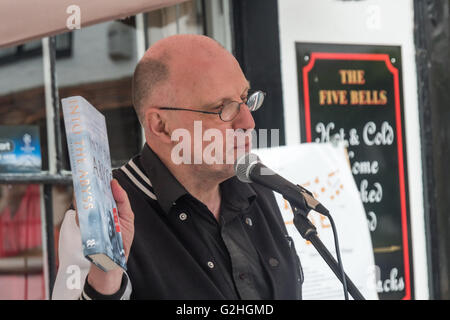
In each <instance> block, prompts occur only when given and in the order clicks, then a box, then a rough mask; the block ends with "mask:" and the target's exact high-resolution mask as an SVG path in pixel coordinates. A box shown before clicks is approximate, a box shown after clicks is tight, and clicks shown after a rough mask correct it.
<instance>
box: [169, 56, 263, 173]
mask: <svg viewBox="0 0 450 320" xmlns="http://www.w3.org/2000/svg"><path fill="white" fill-rule="evenodd" d="M179 67H180V68H184V70H183V71H182V72H179V73H178V72H177V73H176V74H175V75H174V78H175V79H174V82H175V84H174V88H177V89H176V90H177V91H176V92H175V94H176V96H175V97H176V101H177V103H176V104H177V105H174V106H172V107H177V108H189V109H195V110H202V111H208V112H219V111H220V110H221V108H222V106H224V105H226V104H229V103H230V102H232V101H236V102H239V103H240V102H245V101H246V99H247V96H248V90H249V82H248V81H247V79H246V78H245V76H244V74H243V73H242V70H241V68H240V66H239V64H238V63H237V61H236V60H235V59H234V57H233V56H232V55H231V54H229V53H228V52H225V51H224V52H223V54H221V55H220V56H218V57H216V58H214V59H201V58H199V59H193V60H192V61H190V63H189V64H188V65H186V64H184V66H183V65H180V66H179ZM167 112H169V113H170V114H167V116H168V118H169V119H170V129H171V131H172V136H174V135H173V133H174V131H175V130H176V129H185V130H184V131H185V132H188V133H189V136H190V147H191V154H190V162H191V165H195V167H194V169H195V171H196V172H198V173H199V174H201V175H202V176H203V177H204V176H205V174H206V175H208V174H209V175H214V176H215V177H218V178H221V179H227V178H229V177H231V176H233V175H234V169H233V164H234V162H235V160H236V158H237V157H238V156H239V155H242V154H243V153H245V152H249V151H250V149H251V131H252V129H254V127H255V122H254V120H253V117H252V115H251V114H250V110H249V109H248V107H247V105H246V104H245V103H244V104H241V106H240V111H239V113H238V115H237V116H236V117H235V118H234V119H233V120H232V121H229V122H224V121H222V120H221V118H220V117H219V115H216V114H203V113H197V112H188V111H167ZM179 132H180V131H179ZM179 143H180V141H179V140H178V138H177V139H175V141H173V147H175V148H176V146H177V145H178V146H179ZM176 150H177V151H178V150H179V149H176ZM183 152H184V151H183ZM183 152H182V153H183ZM179 155H180V153H179V152H175V154H172V156H179ZM172 160H174V159H172ZM174 162H175V163H176V161H174Z"/></svg>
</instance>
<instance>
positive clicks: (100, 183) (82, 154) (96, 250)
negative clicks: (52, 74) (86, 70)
mask: <svg viewBox="0 0 450 320" xmlns="http://www.w3.org/2000/svg"><path fill="white" fill-rule="evenodd" d="M61 102H62V108H63V114H64V124H65V128H66V135H67V145H68V152H69V158H70V166H71V169H72V177H73V186H74V192H75V202H76V207H77V213H78V221H79V226H80V231H81V240H82V247H83V254H84V256H85V257H86V258H87V259H88V260H90V261H91V262H92V263H94V264H95V265H96V266H98V267H99V268H100V269H101V270H103V271H109V270H113V269H115V268H117V267H121V268H123V269H124V270H126V259H125V251H124V248H123V242H122V234H121V232H120V223H119V218H118V211H117V205H116V202H115V200H114V197H113V195H112V190H111V184H110V183H111V180H112V170H111V158H110V152H109V144H108V135H107V131H106V121H105V117H104V116H103V115H102V114H101V113H100V112H99V111H98V110H97V109H96V108H95V107H93V106H92V105H91V104H90V103H89V102H88V101H87V100H86V99H84V98H83V97H81V96H74V97H68V98H65V99H62V100H61Z"/></svg>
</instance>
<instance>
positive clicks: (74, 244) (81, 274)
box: [52, 209, 132, 300]
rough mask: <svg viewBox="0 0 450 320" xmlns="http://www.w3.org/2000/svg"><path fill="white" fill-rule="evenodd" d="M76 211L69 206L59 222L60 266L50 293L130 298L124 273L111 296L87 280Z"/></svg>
mask: <svg viewBox="0 0 450 320" xmlns="http://www.w3.org/2000/svg"><path fill="white" fill-rule="evenodd" d="M75 215H76V213H75V210H73V209H69V210H68V211H67V212H66V214H65V217H64V220H63V223H62V225H61V230H60V237H59V244H58V254H59V268H58V272H57V275H56V280H55V284H54V287H53V292H52V299H53V300H76V299H81V300H96V299H109V300H111V299H115V300H116V299H117V300H119V299H120V300H127V299H129V298H130V295H131V291H132V287H131V283H130V281H129V279H128V275H127V274H126V273H124V276H123V278H122V284H121V287H120V289H119V290H118V291H117V292H116V293H115V294H112V295H102V294H100V293H98V292H97V291H95V289H94V288H92V287H91V286H90V285H89V283H88V282H87V281H86V279H87V275H88V272H89V268H90V266H91V263H90V262H89V260H87V259H86V258H85V257H84V255H83V249H82V246H81V233H80V229H79V227H78V226H77V224H76V220H75Z"/></svg>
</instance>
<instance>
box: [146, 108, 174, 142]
mask: <svg viewBox="0 0 450 320" xmlns="http://www.w3.org/2000/svg"><path fill="white" fill-rule="evenodd" d="M167 120H168V119H167V118H166V117H164V116H163V115H162V114H161V112H160V110H159V109H156V108H148V109H147V110H146V111H145V123H146V126H147V129H148V130H149V132H150V134H151V135H153V136H156V137H158V138H159V139H161V140H162V142H167V143H171V133H170V129H169V125H168V121H167Z"/></svg>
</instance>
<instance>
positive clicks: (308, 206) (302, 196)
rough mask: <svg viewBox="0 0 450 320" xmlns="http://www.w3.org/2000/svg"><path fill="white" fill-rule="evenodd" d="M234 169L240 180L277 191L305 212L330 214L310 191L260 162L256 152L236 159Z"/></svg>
mask: <svg viewBox="0 0 450 320" xmlns="http://www.w3.org/2000/svg"><path fill="white" fill-rule="evenodd" d="M234 171H235V173H236V176H237V178H238V179H239V180H240V181H242V182H245V183H251V182H253V183H257V184H260V185H262V186H264V187H266V188H269V189H271V190H273V191H275V192H278V193H280V194H281V195H282V196H283V197H284V198H285V199H286V200H288V201H289V202H290V203H293V204H295V205H296V206H297V208H298V209H302V210H304V211H305V213H306V214H307V213H308V212H309V210H314V211H316V212H318V213H320V214H323V215H324V216H327V217H328V216H329V215H330V213H329V211H328V210H327V208H325V207H324V206H323V205H322V204H321V203H320V202H319V201H317V200H316V199H315V198H314V197H313V195H312V193H311V192H309V191H308V190H306V189H305V188H303V187H302V186H299V185H295V184H293V183H292V182H290V181H288V180H286V179H285V178H283V177H282V176H280V175H278V174H276V173H275V172H274V171H272V170H271V169H269V168H268V167H266V166H265V165H264V164H263V163H261V161H260V160H259V158H258V156H257V155H256V154H253V153H247V154H245V155H243V156H242V157H240V158H239V159H237V160H236V162H235V164H234Z"/></svg>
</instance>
